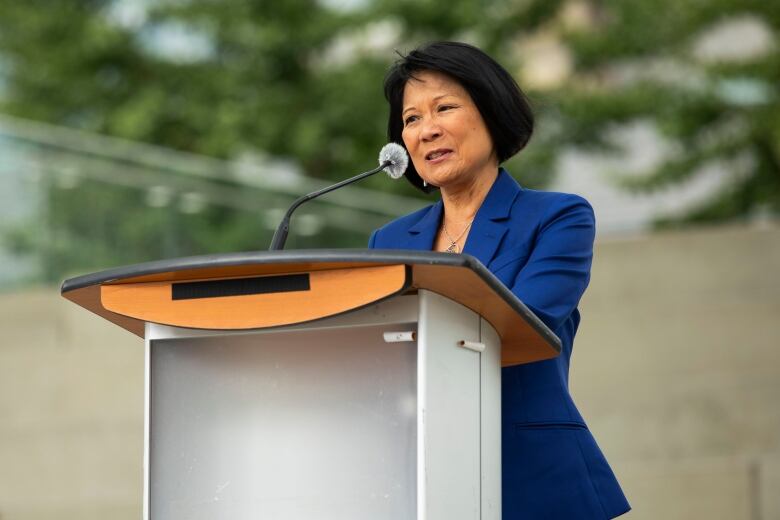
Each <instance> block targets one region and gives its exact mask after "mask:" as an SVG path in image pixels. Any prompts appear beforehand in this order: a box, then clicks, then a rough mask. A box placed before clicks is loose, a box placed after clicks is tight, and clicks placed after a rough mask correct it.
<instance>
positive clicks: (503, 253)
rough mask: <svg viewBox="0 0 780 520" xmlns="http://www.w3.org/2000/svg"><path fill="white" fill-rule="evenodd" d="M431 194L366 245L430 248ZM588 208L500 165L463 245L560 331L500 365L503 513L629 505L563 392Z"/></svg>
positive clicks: (587, 255)
mask: <svg viewBox="0 0 780 520" xmlns="http://www.w3.org/2000/svg"><path fill="white" fill-rule="evenodd" d="M442 211H443V204H442V202H441V200H439V201H438V202H437V203H435V204H433V205H431V206H428V207H426V208H423V209H421V210H419V211H416V212H414V213H411V214H409V215H406V216H403V217H401V218H398V219H396V220H394V221H392V222H390V223H389V224H386V225H385V226H383V227H381V228H380V229H378V230H376V231H374V232H373V233H372V235H371V239H370V240H369V247H371V248H378V249H417V250H427V251H430V250H431V249H433V244H434V239H435V237H436V233H437V231H438V229H439V225H440V222H441V217H442ZM594 235H595V218H594V215H593V209H592V207H591V206H590V204H589V203H588V202H587V200H585V199H584V198H582V197H580V196H579V195H574V194H568V193H556V192H548V191H537V190H532V189H528V188H523V187H521V186H520V185H519V184H518V183H517V182H516V181H515V180H514V179H513V178H512V177H511V176H510V175H509V173H507V171H506V170H504V169H503V168H500V169H499V174H498V177H497V178H496V181H495V182H494V183H493V186H492V187H491V188H490V191H489V192H488V194H487V197H486V198H485V200H484V202H483V203H482V206H481V207H480V208H479V211H477V214H476V216H475V217H474V221H473V223H472V226H471V230H470V231H469V234H468V237H467V239H466V244H465V246H464V248H463V252H464V253H466V254H469V255H472V256H474V257H476V258H477V259H479V260H480V262H482V263H483V264H484V265H485V266H486V267H487V268H488V269H489V270H490V271H491V272H492V273H493V274H494V275H495V276H496V277H498V279H500V280H501V281H502V282H503V283H504V284H505V285H506V286H507V287H508V288H509V289H510V290H511V291H512V292H513V293H514V294H515V295H517V297H518V298H519V299H520V300H521V301H522V302H523V303H525V304H526V305H527V306H528V308H529V309H531V310H532V311H533V312H534V313H535V314H536V315H537V316H538V317H539V318H540V319H541V320H542V321H544V323H546V324H547V326H548V327H550V329H552V330H553V331H554V332H555V334H557V335H558V337H560V339H561V344H562V350H561V354H560V356H558V357H556V358H554V359H550V360H546V361H538V362H535V363H529V364H526V365H519V366H513V367H507V368H503V369H502V371H501V377H502V393H501V399H502V443H503V444H502V477H503V484H502V493H503V495H502V496H503V501H502V509H503V518H504V520H515V519H520V518H522V519H537V518H538V519H542V518H544V519H567V520H569V519H578V520H587V519H605V518H614V517H616V516H618V515H620V514H622V513H625V512H626V511H628V510H629V509H630V506H629V504H628V502H627V501H626V498H625V496H624V495H623V492H622V490H621V489H620V485H619V484H618V482H617V479H616V478H615V475H614V474H613V473H612V470H611V469H610V467H609V465H608V464H607V461H606V459H605V458H604V455H603V454H602V453H601V450H600V449H599V447H598V446H597V445H596V441H595V440H594V438H593V436H592V435H591V433H590V431H589V430H588V427H587V426H586V424H585V421H584V420H583V418H582V416H581V415H580V412H579V411H578V410H577V407H576V406H575V404H574V401H573V400H572V398H571V395H570V394H569V385H568V379H569V360H570V359H571V353H572V342H573V340H574V335H575V333H576V332H577V327H578V325H579V323H580V313H579V311H578V310H577V304H578V303H579V301H580V297H581V296H582V294H583V292H585V288H586V287H587V286H588V282H589V280H590V266H591V261H592V258H593V240H594Z"/></svg>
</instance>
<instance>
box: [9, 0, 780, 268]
mask: <svg viewBox="0 0 780 520" xmlns="http://www.w3.org/2000/svg"><path fill="white" fill-rule="evenodd" d="M745 15H751V16H753V17H754V18H755V19H757V20H759V21H760V24H759V25H762V24H763V25H762V26H763V27H765V28H766V30H767V31H768V32H769V38H770V40H771V42H770V45H769V46H768V47H767V48H768V49H769V50H768V51H766V52H762V53H758V54H755V55H752V56H749V57H748V58H746V59H739V60H734V59H731V60H729V59H726V60H724V59H717V58H716V59H713V58H711V57H710V58H708V57H706V52H702V51H696V38H697V37H698V35H701V34H702V33H704V32H705V31H706V30H708V29H711V28H712V27H714V26H716V25H717V24H718V23H721V22H723V21H725V20H727V19H729V17H740V16H745ZM778 26H780V6H778V5H777V3H776V2H764V1H758V0H708V1H706V2H705V1H702V0H602V1H597V0H566V1H563V0H525V1H519V2H512V1H508V0H500V1H499V0H480V1H476V2H475V1H473V0H451V1H450V2H448V3H447V5H446V6H445V5H443V4H441V3H440V2H433V1H429V0H425V1H422V0H415V1H411V0H349V1H347V0H343V1H339V0H319V1H318V0H286V1H284V2H270V1H268V0H255V1H250V0H220V1H219V2H215V1H213V0H177V1H160V2H151V1H145V0H143V1H142V0H135V1H134V0H47V1H46V2H41V1H30V2H8V1H6V2H0V73H2V79H1V81H0V84H1V85H2V90H0V92H1V96H2V98H1V99H0V110H2V111H3V112H6V113H9V114H13V115H17V116H21V117H25V118H31V119H36V120H41V121H48V122H52V123H57V124H62V125H66V126H71V127H75V128H80V129H84V130H89V131H95V132H100V133H104V134H108V135H113V136H118V137H123V138H128V139H133V140H138V141H143V142H148V143H154V144H158V145H162V146H167V147H171V148H174V149H177V150H184V151H191V152H196V153H201V154H206V155H210V156H215V157H221V158H235V157H239V156H241V155H242V154H247V153H248V154H251V153H253V152H257V151H262V152H263V153H267V154H270V155H272V156H279V157H289V158H293V159H294V160H295V161H296V162H298V163H299V164H300V165H301V167H302V170H303V171H304V172H305V173H306V174H307V175H311V176H315V177H320V178H333V179H335V178H342V177H343V176H344V175H346V174H348V173H352V172H357V171H362V170H364V169H365V168H366V167H367V166H370V165H371V164H373V162H374V161H375V155H376V151H377V150H378V148H379V147H380V146H381V145H382V144H383V143H384V135H385V124H386V121H385V118H386V113H387V109H386V106H385V101H384V99H383V97H382V92H381V83H382V81H381V80H382V77H383V75H384V72H385V70H386V69H387V66H388V65H389V63H390V62H391V61H392V60H393V59H395V58H396V56H395V55H394V54H393V52H392V49H398V50H399V51H401V52H403V51H406V50H409V49H411V48H413V47H414V46H416V45H417V44H419V43H421V42H424V41H426V40H432V39H457V40H465V41H470V42H473V43H476V44H477V45H479V46H481V47H482V48H484V49H485V50H486V51H487V52H489V53H491V54H492V55H494V56H495V57H496V58H497V59H499V61H501V62H502V63H504V64H505V65H506V66H507V67H508V68H509V69H510V70H512V71H513V73H516V75H517V76H518V78H519V80H520V83H521V85H523V86H524V87H525V88H526V90H527V92H528V93H529V95H530V97H531V99H532V102H533V104H534V105H535V106H536V110H537V115H538V125H537V132H536V135H535V136H534V139H533V141H532V143H531V146H529V147H528V148H527V149H526V150H524V151H523V152H522V153H521V154H519V156H518V157H516V158H514V159H512V161H511V162H510V164H509V168H510V170H511V171H513V173H515V174H516V175H518V177H520V178H521V181H522V182H523V183H524V184H526V185H529V186H532V187H543V186H544V185H545V183H546V182H548V181H549V180H550V179H551V177H552V174H553V172H554V170H555V159H556V154H557V153H558V152H559V151H560V150H561V149H562V148H563V147H567V146H575V147H583V148H591V149H597V150H602V151H607V152H609V151H612V150H614V143H612V142H611V141H610V139H609V137H608V135H609V132H608V130H609V129H611V128H614V127H615V125H620V124H623V123H627V122H631V121H636V120H643V121H651V122H652V123H653V124H654V126H655V127H656V128H657V129H658V130H659V132H661V133H662V134H663V135H665V136H667V137H668V138H669V139H671V141H672V142H673V143H674V144H675V147H674V153H673V154H671V155H670V156H669V157H667V158H666V160H665V161H663V162H662V163H661V164H660V166H658V167H657V168H656V169H655V170H654V171H652V172H647V174H646V175H643V176H638V177H637V176H634V177H632V178H631V179H623V181H622V182H623V183H624V184H625V185H626V187H627V189H634V190H640V191H641V190H644V191H647V190H653V189H657V188H659V187H663V186H666V185H668V184H669V183H675V182H681V181H684V180H685V179H689V178H691V177H692V176H695V175H697V173H699V172H700V171H701V168H702V166H704V165H707V164H711V163H713V162H714V161H717V162H719V164H720V165H721V166H722V167H726V168H733V169H734V171H735V174H734V182H731V183H728V184H727V185H726V186H725V187H724V188H723V190H722V191H721V192H720V193H718V194H717V195H716V196H715V197H714V198H713V199H711V200H709V201H708V202H707V203H706V204H705V205H703V206H701V207H697V208H693V209H692V210H691V212H690V213H688V214H686V215H683V216H682V217H680V218H678V219H676V220H672V221H668V222H667V221H664V222H660V223H659V224H660V225H671V224H673V223H675V222H686V221H697V220H723V219H728V218H734V217H738V216H743V215H747V214H750V213H751V212H753V211H755V210H756V208H769V209H770V210H771V211H778V206H780V173H779V170H778V157H780V152H779V149H780V104H779V103H778V92H777V89H778V85H780V81H778V80H780V59H779V58H778V53H777V52H776V46H777V31H778ZM534 42H536V43H534ZM538 42H542V47H539V45H538ZM535 45H536V46H535ZM540 48H541V50H542V51H544V52H542V51H540V50H539V49H540ZM551 49H552V54H551V53H550V52H551ZM556 64H558V65H556ZM556 71H557V72H556ZM556 74H557V76H556ZM737 170H740V172H739V174H738V175H737ZM226 182H228V181H227V180H226ZM367 183H369V184H370V185H373V186H374V187H377V188H379V187H381V189H385V190H390V191H399V192H403V193H405V194H407V195H412V194H415V192H414V191H413V190H412V189H411V188H410V187H408V186H406V185H405V183H386V182H382V179H379V178H374V179H369V180H368V181H367ZM57 196H59V197H67V200H62V201H58V202H57V203H52V204H50V211H52V212H57V213H58V214H50V215H48V216H47V218H46V220H47V222H48V225H49V226H55V227H59V228H67V227H68V226H72V225H73V224H72V223H73V222H74V221H78V222H81V224H80V225H81V227H79V228H78V230H76V229H74V228H71V229H59V231H56V230H55V231H56V232H52V233H50V234H51V235H56V236H79V237H80V238H81V239H82V240H81V242H82V243H83V244H89V243H91V242H94V240H90V235H89V233H90V231H89V229H88V228H87V226H86V225H85V224H84V222H82V220H83V219H75V218H73V217H72V214H74V213H79V212H83V211H85V208H89V210H90V211H91V212H93V213H92V219H93V220H94V221H106V222H110V221H114V220H124V221H126V222H129V223H130V224H126V225H125V226H123V229H126V230H131V229H132V227H133V225H132V222H138V223H139V225H141V224H140V223H146V228H145V229H146V230H147V231H148V232H149V233H152V234H154V231H153V230H152V229H151V228H154V226H151V227H149V225H148V223H149V221H150V219H149V218H145V217H143V216H142V213H143V211H146V210H145V209H144V208H143V207H142V205H139V204H138V201H137V200H135V199H136V198H137V196H136V197H135V198H133V196H132V195H131V194H129V193H128V194H126V195H124V196H123V195H121V194H114V195H112V196H111V200H112V204H106V205H93V206H90V205H89V203H88V201H87V197H93V198H94V197H95V196H97V195H96V194H95V192H94V190H93V189H90V190H83V192H79V191H78V190H71V191H70V192H68V193H67V195H56V194H53V195H52V197H57ZM123 201H124V202H123ZM117 212H119V213H120V214H121V215H122V217H121V218H118V217H117V216H116V215H115V214H114V213H117ZM162 220H163V221H166V222H169V223H170V221H171V220H176V221H182V219H171V218H167V219H162ZM236 220H237V219H236V218H235V215H231V214H229V212H227V211H225V210H218V209H214V208H210V209H208V210H207V212H206V213H205V215H202V216H201V217H199V218H197V219H195V220H194V221H193V220H192V219H189V220H187V219H185V220H184V222H185V224H181V223H180V224H178V225H179V226H184V225H186V226H195V229H188V230H187V232H186V233H184V234H186V235H190V236H189V238H187V239H181V240H178V241H177V244H176V247H171V246H170V243H171V241H170V240H167V241H166V240H164V239H163V238H162V237H160V239H159V240H151V241H148V243H146V245H145V246H144V247H139V248H135V249H133V248H130V250H132V251H133V252H132V253H130V252H128V251H129V250H127V249H125V248H123V250H122V252H121V255H122V256H121V258H120V257H119V256H118V255H119V254H120V253H119V252H118V250H116V249H112V250H111V251H117V252H116V254H115V255H114V256H112V254H111V251H101V252H100V254H99V255H90V254H88V253H86V254H85V253H84V252H81V253H79V254H78V255H75V256H74V260H73V262H71V263H69V262H65V263H63V264H62V265H63V267H62V269H69V270H73V269H77V268H78V269H86V268H94V267H95V266H93V265H85V264H84V262H85V259H88V258H93V259H95V258H100V263H101V265H105V266H108V265H113V264H115V263H126V262H128V261H137V260H142V259H147V258H158V257H163V256H171V255H174V254H177V255H178V254H189V253H205V252H211V251H215V250H222V251H224V250H225V249H228V250H241V249H255V248H257V246H258V242H259V240H258V237H259V236H260V235H258V234H257V233H256V232H255V231H253V230H252V229H251V226H241V232H229V230H228V229H227V228H228V227H231V229H232V227H234V226H235V223H236ZM127 233H128V234H129V236H136V235H137V234H136V233H135V232H131V231H127ZM215 236H221V237H230V239H229V240H228V239H222V240H216V241H215V240H212V238H213V237H215ZM97 239H98V237H97V236H95V240H97ZM364 240H365V237H362V236H357V235H354V234H353V235H339V234H335V233H333V232H326V233H324V234H323V235H322V236H320V237H318V238H317V239H313V240H311V241H309V242H307V245H308V246H314V247H316V246H325V245H327V246H360V245H362V244H363V243H364ZM15 242H16V243H17V244H29V243H31V241H30V240H24V239H21V238H19V237H18V233H17V236H16V241H15ZM118 242H119V243H122V239H121V237H120V238H119V239H118ZM166 243H167V244H168V245H167V246H163V244H166ZM155 244H159V245H155ZM20 247H22V246H20ZM40 247H45V245H40ZM84 247H87V246H84ZM57 254H61V253H57ZM95 261H97V260H95ZM50 263H51V264H53V265H55V266H56V265H60V264H59V263H58V262H50ZM62 269H60V270H59V271H58V270H57V269H54V270H53V271H52V273H53V274H51V276H50V277H51V279H57V277H58V276H60V275H61V273H62V272H64V271H62Z"/></svg>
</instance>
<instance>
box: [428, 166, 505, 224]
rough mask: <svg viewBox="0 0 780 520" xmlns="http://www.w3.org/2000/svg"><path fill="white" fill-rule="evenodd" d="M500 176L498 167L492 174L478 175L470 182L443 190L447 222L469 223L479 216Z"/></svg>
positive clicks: (443, 188) (442, 195)
mask: <svg viewBox="0 0 780 520" xmlns="http://www.w3.org/2000/svg"><path fill="white" fill-rule="evenodd" d="M497 176H498V167H497V166H496V168H495V170H494V171H493V172H492V174H491V173H485V174H481V175H476V176H475V177H474V178H473V179H471V181H470V182H468V183H464V184H462V185H457V186H446V187H442V188H441V190H440V191H441V199H442V202H443V203H444V218H445V219H447V220H446V221H447V222H453V223H465V222H469V221H471V220H472V219H473V218H474V215H476V214H477V211H478V210H479V207H480V206H481V205H482V202H483V201H484V200H485V197H487V194H488V192H489V191H490V188H491V186H493V182H494V181H495V180H496V177H497Z"/></svg>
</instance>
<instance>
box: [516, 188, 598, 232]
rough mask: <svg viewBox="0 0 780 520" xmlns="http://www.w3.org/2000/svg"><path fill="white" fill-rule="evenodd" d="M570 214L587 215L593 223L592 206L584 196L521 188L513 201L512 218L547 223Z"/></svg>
mask: <svg viewBox="0 0 780 520" xmlns="http://www.w3.org/2000/svg"><path fill="white" fill-rule="evenodd" d="M572 213H578V214H585V215H589V216H590V217H591V218H592V219H593V220H594V221H595V214H594V211H593V206H592V205H591V203H590V202H589V201H588V199H586V198H585V197H584V196H582V195H579V194H576V193H567V192H562V191H547V190H537V189H531V188H525V187H524V188H523V189H522V191H521V196H519V197H517V198H516V199H515V201H514V204H513V208H512V216H513V217H515V215H517V217H520V218H523V219H524V220H528V219H531V220H537V221H541V222H542V223H543V222H547V221H550V220H555V219H557V218H560V217H561V216H564V215H569V214H572Z"/></svg>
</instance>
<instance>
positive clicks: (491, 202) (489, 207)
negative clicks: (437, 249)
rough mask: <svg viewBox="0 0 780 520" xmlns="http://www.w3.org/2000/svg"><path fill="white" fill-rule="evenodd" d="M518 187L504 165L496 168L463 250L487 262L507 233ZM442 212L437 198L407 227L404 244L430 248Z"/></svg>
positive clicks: (409, 246) (442, 207)
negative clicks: (496, 172) (491, 184)
mask: <svg viewBox="0 0 780 520" xmlns="http://www.w3.org/2000/svg"><path fill="white" fill-rule="evenodd" d="M521 190H522V187H521V186H520V185H519V184H518V183H517V181H515V180H514V179H513V178H512V176H511V175H509V173H508V172H507V171H506V170H505V169H504V168H499V170H498V176H497V177H496V180H495V181H494V182H493V186H491V187H490V191H488V194H487V196H486V197H485V200H484V201H483V202H482V205H481V206H480V208H479V210H478V211H477V214H476V215H475V216H474V221H473V222H472V224H471V230H470V231H469V234H468V237H467V238H466V245H465V247H464V248H463V252H464V253H467V254H470V255H472V256H474V257H476V258H477V259H478V260H479V261H480V262H482V264H484V265H485V266H487V265H488V264H489V263H490V261H491V260H492V259H493V257H494V256H495V253H496V250H497V249H498V246H499V245H500V244H501V240H502V239H503V238H504V235H505V234H506V231H507V223H506V221H507V219H508V218H509V216H510V212H511V209H512V204H513V203H514V201H515V198H517V195H518V194H519V193H520V191H521ZM443 212H444V204H443V203H442V201H441V200H439V201H438V202H436V204H433V205H432V206H431V207H430V208H429V209H428V211H427V212H426V213H425V215H423V217H422V218H421V219H420V220H418V221H417V222H416V223H415V224H414V225H412V226H411V227H409V228H408V229H407V241H406V243H405V244H404V247H405V248H408V249H421V250H431V249H433V242H434V240H435V238H436V232H437V231H438V229H439V226H440V225H441V217H442V214H443Z"/></svg>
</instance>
